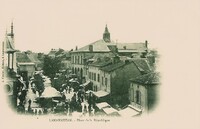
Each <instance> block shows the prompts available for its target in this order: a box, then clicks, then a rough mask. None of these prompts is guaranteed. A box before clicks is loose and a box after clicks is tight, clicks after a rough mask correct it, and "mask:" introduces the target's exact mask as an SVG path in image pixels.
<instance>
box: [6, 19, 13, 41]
mask: <svg viewBox="0 0 200 129" xmlns="http://www.w3.org/2000/svg"><path fill="white" fill-rule="evenodd" d="M7 35H8V36H10V37H11V38H12V39H13V38H14V32H13V22H12V23H11V32H10V33H8V34H7Z"/></svg>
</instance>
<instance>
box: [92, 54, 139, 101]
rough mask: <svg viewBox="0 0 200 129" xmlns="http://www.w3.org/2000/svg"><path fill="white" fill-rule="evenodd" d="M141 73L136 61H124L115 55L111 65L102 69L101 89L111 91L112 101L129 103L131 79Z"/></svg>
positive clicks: (110, 99)
mask: <svg viewBox="0 0 200 129" xmlns="http://www.w3.org/2000/svg"><path fill="white" fill-rule="evenodd" d="M140 75H142V73H141V71H140V69H138V66H137V65H136V64H135V63H134V62H132V61H128V60H127V61H125V62H124V61H121V60H119V57H115V58H114V59H113V60H112V63H111V64H110V65H107V66H105V67H102V68H101V69H100V83H101V85H100V90H102V91H105V92H108V93H109V96H110V98H109V102H110V103H114V104H119V105H124V104H127V103H128V89H129V85H130V84H129V83H130V82H129V79H130V78H131V77H133V76H134V77H137V76H140ZM94 87H95V86H94Z"/></svg>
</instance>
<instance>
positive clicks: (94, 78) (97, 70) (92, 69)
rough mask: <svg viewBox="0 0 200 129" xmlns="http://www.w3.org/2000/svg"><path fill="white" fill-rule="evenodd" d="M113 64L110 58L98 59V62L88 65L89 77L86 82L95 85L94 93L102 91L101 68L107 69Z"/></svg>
mask: <svg viewBox="0 0 200 129" xmlns="http://www.w3.org/2000/svg"><path fill="white" fill-rule="evenodd" d="M111 63H112V60H111V58H109V57H103V58H97V60H96V61H94V62H92V63H90V64H88V67H87V71H86V73H87V76H86V81H91V82H92V84H93V91H99V90H102V89H101V78H100V76H101V75H100V74H101V68H102V67H105V66H107V65H110V64H111Z"/></svg>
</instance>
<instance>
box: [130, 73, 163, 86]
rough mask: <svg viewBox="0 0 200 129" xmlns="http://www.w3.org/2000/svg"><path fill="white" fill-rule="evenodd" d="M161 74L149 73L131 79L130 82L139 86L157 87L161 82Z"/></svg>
mask: <svg viewBox="0 0 200 129" xmlns="http://www.w3.org/2000/svg"><path fill="white" fill-rule="evenodd" d="M159 79H160V74H159V73H156V72H154V73H148V74H145V75H142V76H138V77H136V78H132V79H130V81H132V82H134V83H138V84H144V85H156V84H159V83H160V81H159Z"/></svg>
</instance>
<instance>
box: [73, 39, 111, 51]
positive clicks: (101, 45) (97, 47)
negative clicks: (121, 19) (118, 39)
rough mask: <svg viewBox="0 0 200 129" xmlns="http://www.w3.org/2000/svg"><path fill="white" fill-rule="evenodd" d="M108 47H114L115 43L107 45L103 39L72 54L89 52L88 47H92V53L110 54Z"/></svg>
mask: <svg viewBox="0 0 200 129" xmlns="http://www.w3.org/2000/svg"><path fill="white" fill-rule="evenodd" d="M108 45H115V43H114V42H111V43H107V42H105V41H104V40H103V39H100V40H97V41H95V42H93V43H90V44H88V45H86V46H84V47H82V48H80V49H78V50H75V51H73V52H90V50H89V47H90V46H92V49H93V50H92V51H93V52H110V51H111V50H110V49H109V48H108Z"/></svg>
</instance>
